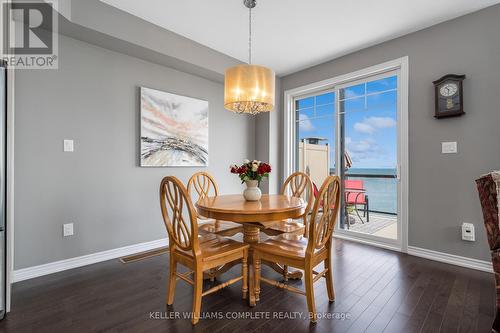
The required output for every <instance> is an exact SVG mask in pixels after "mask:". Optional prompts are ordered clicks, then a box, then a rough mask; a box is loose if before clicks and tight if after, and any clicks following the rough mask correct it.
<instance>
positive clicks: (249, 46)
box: [248, 7, 252, 65]
mask: <svg viewBox="0 0 500 333" xmlns="http://www.w3.org/2000/svg"><path fill="white" fill-rule="evenodd" d="M248 64H249V65H251V64H252V7H250V8H248Z"/></svg>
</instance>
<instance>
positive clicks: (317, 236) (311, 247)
mask: <svg viewBox="0 0 500 333" xmlns="http://www.w3.org/2000/svg"><path fill="white" fill-rule="evenodd" d="M339 206H340V179H339V177H338V176H329V177H327V178H326V179H325V181H324V182H323V185H322V186H321V188H320V189H319V193H318V195H317V197H316V200H315V202H314V206H313V211H312V215H311V219H310V221H309V228H308V229H309V237H308V238H309V240H308V245H307V252H308V253H313V252H314V251H316V250H320V249H322V248H323V247H324V246H325V245H326V244H327V243H328V242H329V241H330V239H331V237H332V233H333V229H334V228H335V223H336V222H337V216H338V211H339Z"/></svg>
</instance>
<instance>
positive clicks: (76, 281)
mask: <svg viewBox="0 0 500 333" xmlns="http://www.w3.org/2000/svg"><path fill="white" fill-rule="evenodd" d="M334 269H335V273H334V281H335V292H336V301H335V302H334V303H331V304H330V303H329V302H328V299H327V294H326V288H325V284H324V281H323V280H322V281H319V282H317V283H316V284H315V296H316V306H317V310H318V312H319V313H320V315H321V316H324V317H326V316H334V318H329V319H328V318H322V319H320V320H319V321H318V323H317V324H316V325H310V324H309V321H308V320H306V319H304V318H295V319H288V318H286V317H287V316H288V317H293V316H299V315H302V314H304V315H305V314H306V313H307V306H306V299H305V297H303V296H301V295H297V294H293V293H290V292H285V291H282V290H279V289H276V288H274V287H271V286H268V285H263V286H262V292H261V301H260V302H259V303H258V304H257V306H256V307H255V308H249V307H248V306H247V305H246V302H245V301H243V300H241V291H240V284H235V285H232V286H231V287H229V288H225V289H223V290H222V291H220V292H217V293H215V294H212V295H209V296H206V297H204V298H203V304H202V312H204V314H205V315H206V316H221V317H223V318H222V319H202V320H201V321H200V323H199V324H198V325H197V326H195V327H192V326H191V323H190V320H189V319H182V318H181V319H171V318H166V317H167V316H172V317H175V315H176V314H179V315H180V316H181V317H182V316H184V312H185V313H189V311H190V310H191V295H192V288H191V286H189V285H187V284H186V283H184V282H183V281H179V282H178V283H177V290H176V296H175V302H174V306H173V307H172V308H170V309H169V310H168V312H166V311H167V309H166V306H165V289H166V285H165V284H166V277H167V271H168V257H167V256H166V255H162V256H158V257H154V258H150V259H146V260H143V261H139V262H135V263H130V264H122V263H120V262H119V261H118V260H112V261H107V262H103V263H99V264H95V265H91V266H87V267H82V268H78V269H73V270H70V271H65V272H61V273H57V274H52V275H48V276H44V277H41V278H37V279H32V280H28V281H24V282H19V283H16V284H15V285H14V287H13V295H12V312H11V313H9V314H8V315H7V317H6V319H5V320H4V321H2V322H0V331H2V332H94V331H111V332H189V331H194V332H235V331H237V332H266V333H271V332H306V331H314V332H490V329H491V323H492V321H493V313H494V304H495V298H494V297H495V287H494V280H493V275H492V274H489V273H483V272H478V271H473V270H468V269H465V268H460V267H456V266H451V265H446V264H442V263H438V262H434V261H430V260H425V259H420V258H416V257H411V256H407V255H404V254H399V253H396V252H392V251H387V250H383V249H378V248H373V247H370V246H365V245H361V244H355V243H350V242H346V241H340V240H335V261H334ZM263 274H264V275H267V276H273V277H274V278H277V274H275V273H273V272H270V271H269V270H266V269H265V270H264V272H263ZM235 275H236V271H235V270H234V271H229V272H228V273H226V275H224V276H223V278H222V279H221V280H225V279H228V278H230V277H232V276H235ZM206 283H207V285H206V287H208V284H209V283H210V282H208V281H207V282H206ZM291 283H292V284H294V285H295V286H298V287H302V286H301V285H302V283H301V281H295V282H291ZM155 316H156V317H157V318H159V319H154V318H151V317H155ZM236 316H239V317H246V318H241V319H238V320H235V319H233V317H236ZM249 316H252V318H249ZM267 316H269V317H270V318H269V319H267V318H266V317H267ZM277 316H283V317H285V318H274V317H277ZM341 316H344V317H347V318H344V319H342V318H340V317H341Z"/></svg>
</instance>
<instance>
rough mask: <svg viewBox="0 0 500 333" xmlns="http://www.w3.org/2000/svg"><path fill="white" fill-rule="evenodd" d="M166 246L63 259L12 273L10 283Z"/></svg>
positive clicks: (165, 242)
mask: <svg viewBox="0 0 500 333" xmlns="http://www.w3.org/2000/svg"><path fill="white" fill-rule="evenodd" d="M167 245H168V239H167V238H162V239H158V240H154V241H151V242H145V243H139V244H134V245H129V246H124V247H120V248H117V249H112V250H107V251H102V252H96V253H92V254H87V255H83V256H80V257H75V258H70V259H64V260H59V261H54V262H50V263H48V264H43V265H38V266H32V267H27V268H21V269H17V270H14V271H13V272H12V276H11V281H12V282H19V281H24V280H28V279H32V278H36V277H39V276H43V275H48V274H52V273H57V272H61V271H65V270H68V269H72V268H77V267H82V266H86V265H91V264H96V263H98V262H102V261H106V260H111V259H116V258H120V257H123V256H128V255H131V254H135V253H139V252H144V251H149V250H154V249H157V248H160V247H164V246H167Z"/></svg>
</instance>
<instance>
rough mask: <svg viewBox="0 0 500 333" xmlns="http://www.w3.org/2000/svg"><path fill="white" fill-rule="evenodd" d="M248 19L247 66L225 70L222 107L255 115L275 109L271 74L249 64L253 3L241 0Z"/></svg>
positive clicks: (264, 69)
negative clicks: (247, 12) (245, 8)
mask: <svg viewBox="0 0 500 333" xmlns="http://www.w3.org/2000/svg"><path fill="white" fill-rule="evenodd" d="M243 4H244V5H245V6H246V7H247V8H248V10H249V14H248V15H249V16H248V64H245V65H237V66H234V67H230V68H228V69H226V73H225V76H224V107H225V108H226V109H228V110H229V111H233V112H235V113H249V114H258V113H261V112H268V111H271V110H272V109H273V108H274V81H275V74H274V71H273V70H271V69H269V68H267V67H264V66H258V65H252V8H254V7H255V6H256V5H257V2H256V0H243Z"/></svg>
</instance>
